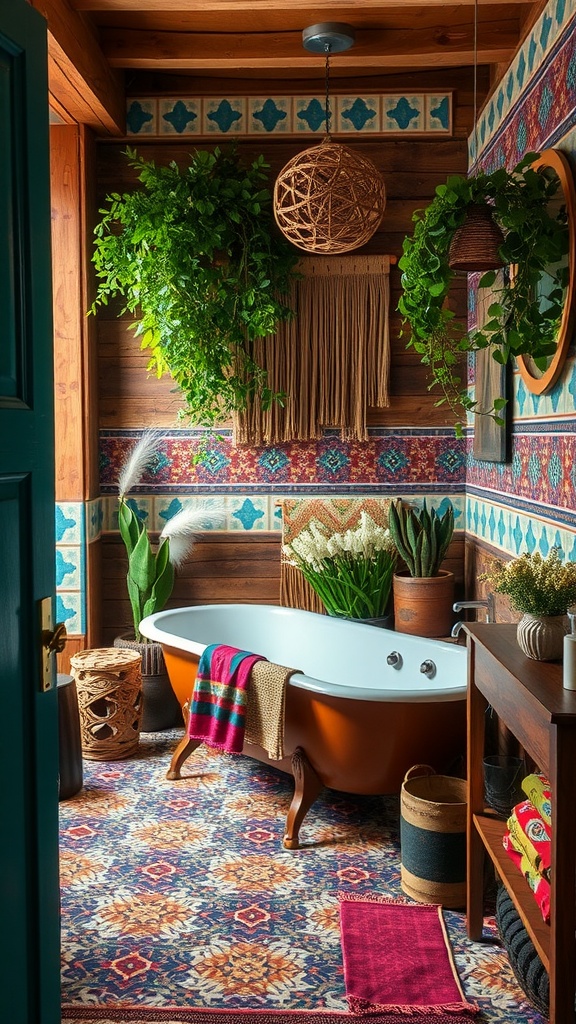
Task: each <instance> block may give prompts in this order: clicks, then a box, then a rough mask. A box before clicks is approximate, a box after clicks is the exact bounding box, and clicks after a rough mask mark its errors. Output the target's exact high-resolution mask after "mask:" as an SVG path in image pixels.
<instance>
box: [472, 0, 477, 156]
mask: <svg viewBox="0 0 576 1024" xmlns="http://www.w3.org/2000/svg"><path fill="white" fill-rule="evenodd" d="M473 45H474V85H473V93H474V101H473V102H474V159H473V161H472V166H473V167H475V166H476V162H477V160H478V0H474V43H473Z"/></svg>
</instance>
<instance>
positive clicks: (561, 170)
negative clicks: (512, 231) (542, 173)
mask: <svg viewBox="0 0 576 1024" xmlns="http://www.w3.org/2000/svg"><path fill="white" fill-rule="evenodd" d="M532 166H533V167H534V168H538V167H546V168H552V170H553V171H554V172H555V173H556V174H557V176H558V178H559V181H560V187H559V189H558V192H557V193H556V196H555V197H554V200H553V204H554V209H553V210H551V211H550V212H551V215H552V216H558V217H559V216H565V217H566V219H567V223H568V232H569V241H568V252H567V254H566V257H565V260H564V261H563V263H562V264H561V265H559V266H556V265H555V266H553V267H547V268H546V269H545V270H544V271H543V272H542V276H541V278H540V281H539V284H538V296H539V298H540V302H541V307H542V308H545V306H546V296H547V295H548V294H550V290H551V289H552V288H556V287H558V281H559V279H560V277H561V278H562V279H563V280H564V282H565V283H564V285H563V287H564V302H563V313H562V319H561V321H560V325H559V328H558V337H557V339H556V351H555V352H554V355H552V356H549V357H548V360H547V363H546V366H545V367H544V368H540V367H537V366H536V364H535V362H534V360H533V359H531V358H530V356H517V358H516V362H517V364H518V369H519V371H520V374H521V376H522V379H523V381H524V383H525V385H526V387H527V388H528V390H529V391H531V392H532V394H534V395H543V394H544V393H545V392H546V391H549V390H550V388H552V387H553V386H554V384H555V383H556V381H557V380H558V377H559V376H560V373H561V370H562V367H563V365H564V360H565V359H566V355H567V353H568V349H569V347H570V341H571V338H572V332H573V329H574V313H575V309H576V304H575V291H576V289H575V287H574V272H575V270H574V268H575V266H576V221H575V217H576V190H575V187H574V176H573V174H572V168H571V166H570V163H569V160H568V158H567V157H566V156H565V155H564V153H561V152H560V151H559V150H557V149H545V150H543V152H542V153H541V154H540V156H539V158H538V160H535V161H534V164H533V165H532Z"/></svg>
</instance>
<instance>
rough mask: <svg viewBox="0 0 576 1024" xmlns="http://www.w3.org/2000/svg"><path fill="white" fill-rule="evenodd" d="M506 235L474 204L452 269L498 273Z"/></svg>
mask: <svg viewBox="0 0 576 1024" xmlns="http://www.w3.org/2000/svg"><path fill="white" fill-rule="evenodd" d="M477 76H478V0H474V162H476V160H477V159H478V127H477V120H478V116H477ZM503 241H504V235H503V234H502V231H501V229H500V228H499V226H498V224H496V222H495V221H494V219H493V217H492V207H491V206H488V205H487V204H482V203H473V204H472V205H471V206H470V207H469V208H468V211H467V213H466V219H465V221H464V223H463V224H461V225H460V227H459V228H457V229H456V231H455V232H454V237H453V238H452V242H451V243H450V249H449V251H448V266H449V267H450V269H451V270H453V271H454V273H456V274H473V273H474V272H475V271H483V272H485V271H487V270H498V269H499V268H500V267H503V266H504V260H503V259H502V257H501V256H500V254H499V252H498V250H499V248H500V246H501V245H502V243H503Z"/></svg>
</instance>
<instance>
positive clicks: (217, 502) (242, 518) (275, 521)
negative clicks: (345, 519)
mask: <svg viewBox="0 0 576 1024" xmlns="http://www.w3.org/2000/svg"><path fill="white" fill-rule="evenodd" d="M369 493H370V496H374V494H376V493H377V492H375V491H374V490H372V489H371V490H370V492H369ZM290 496H292V495H290ZM399 496H401V497H404V498H407V499H408V500H409V501H411V502H414V503H415V504H417V505H421V504H422V500H423V498H424V497H426V501H427V503H428V505H430V506H432V507H433V508H437V509H440V510H441V511H443V510H444V508H445V506H446V505H447V503H448V502H450V503H451V504H452V506H453V508H454V514H455V520H456V525H457V526H458V524H459V523H460V527H459V528H462V523H463V516H464V504H465V495H464V493H461V494H453V493H450V494H446V493H445V492H442V491H438V492H436V493H434V494H430V493H429V492H428V491H423V490H422V486H421V485H420V487H419V489H418V492H411V493H410V494H405V493H404V492H401V493H400V494H399V492H398V491H394V493H393V494H391V495H390V497H399ZM282 497H288V495H280V494H279V495H271V494H253V493H251V494H233V495H231V494H224V495H222V496H218V497H208V498H206V497H182V498H178V497H175V496H174V495H173V494H154V495H147V494H142V495H141V494H137V495H135V496H134V497H133V498H132V499H131V503H132V507H133V508H134V511H135V512H136V513H137V515H138V516H139V518H140V519H143V520H144V521H146V522H147V524H148V526H149V528H150V529H151V530H162V528H163V527H164V525H165V524H166V522H167V520H169V519H171V518H172V516H174V515H175V514H176V513H177V512H179V511H180V509H181V508H182V507H194V506H196V507H200V508H202V509H206V511H207V513H208V515H209V514H210V508H211V507H222V506H223V510H224V521H223V523H222V524H221V525H218V526H214V527H210V526H208V527H206V530H207V531H209V530H213V529H216V530H219V531H220V530H224V531H226V532H228V533H234V532H238V531H240V532H241V531H244V532H252V533H258V532H263V533H267V532H271V533H274V532H276V531H277V530H281V529H282V513H281V509H280V502H281V500H282ZM314 497H322V498H330V497H335V498H337V497H342V492H341V491H339V492H338V493H326V492H321V493H320V494H316V493H315V494H314ZM104 503H105V508H106V511H105V515H104V529H105V531H107V532H115V531H117V529H118V503H117V499H116V498H115V497H109V498H105V499H104Z"/></svg>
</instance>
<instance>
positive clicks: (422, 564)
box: [388, 498, 454, 637]
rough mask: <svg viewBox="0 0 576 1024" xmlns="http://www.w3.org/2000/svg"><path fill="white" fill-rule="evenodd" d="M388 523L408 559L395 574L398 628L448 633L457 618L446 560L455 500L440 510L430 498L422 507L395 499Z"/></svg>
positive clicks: (416, 632)
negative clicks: (427, 503)
mask: <svg viewBox="0 0 576 1024" xmlns="http://www.w3.org/2000/svg"><path fill="white" fill-rule="evenodd" d="M388 526H389V529H390V533H391V536H392V539H393V541H394V544H395V545H396V550H397V551H398V554H399V556H400V558H401V559H402V560H403V561H404V563H405V565H406V569H405V570H404V571H400V572H396V573H395V574H394V582H393V595H394V628H395V629H396V630H397V631H398V632H400V633H411V634H412V635H416V636H427V637H440V636H448V634H449V633H450V630H451V628H452V623H453V620H454V616H453V610H452V605H453V603H454V573H453V572H450V571H449V570H447V569H442V568H441V565H442V562H443V561H444V558H445V555H446V552H447V550H448V546H449V544H450V541H451V540H452V534H453V533H454V509H453V508H452V505H449V506H448V508H447V509H446V511H445V512H444V513H443V514H442V515H439V514H438V513H437V512H436V510H435V509H433V508H431V509H430V510H428V508H427V505H426V499H425V498H424V501H423V503H422V508H416V507H414V506H411V505H404V504H402V501H400V499H396V500H395V501H392V502H391V503H390V511H389V517H388Z"/></svg>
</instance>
